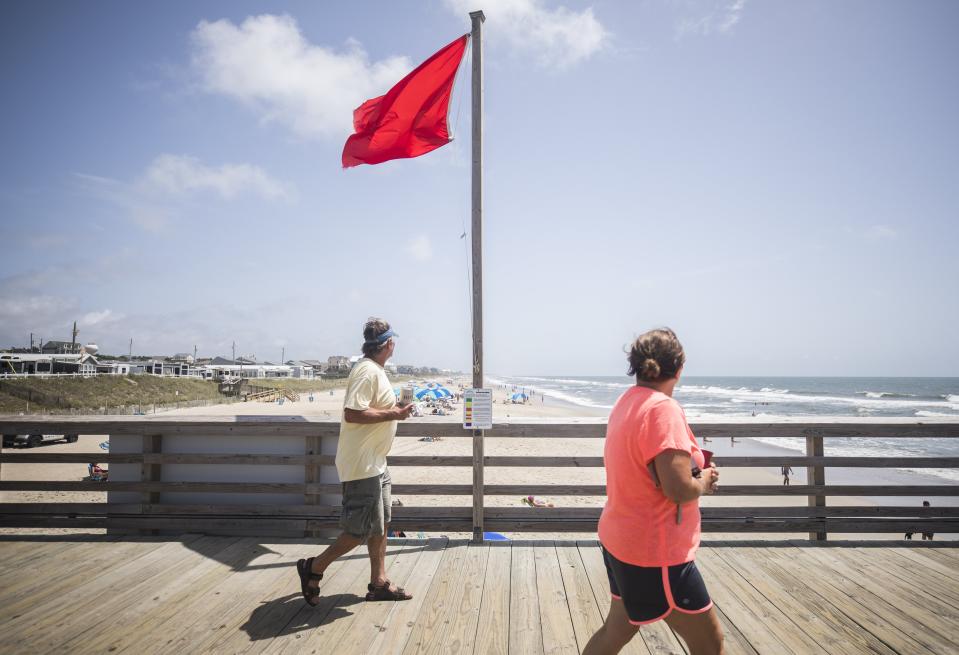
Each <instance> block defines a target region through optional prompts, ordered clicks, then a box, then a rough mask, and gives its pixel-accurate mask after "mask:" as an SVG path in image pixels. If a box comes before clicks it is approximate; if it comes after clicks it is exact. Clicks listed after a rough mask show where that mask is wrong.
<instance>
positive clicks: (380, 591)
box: [366, 580, 413, 600]
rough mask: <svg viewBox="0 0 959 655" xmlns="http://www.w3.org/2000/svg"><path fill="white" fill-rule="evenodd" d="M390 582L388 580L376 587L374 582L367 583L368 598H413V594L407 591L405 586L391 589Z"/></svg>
mask: <svg viewBox="0 0 959 655" xmlns="http://www.w3.org/2000/svg"><path fill="white" fill-rule="evenodd" d="M390 584H391V583H390V581H389V580H387V581H386V582H384V583H383V586H381V587H376V586H374V585H373V583H370V584H368V585H366V588H367V589H369V593H368V594H366V600H411V599H412V598H413V594H408V593H406V590H405V589H403V587H397V588H396V589H395V590H393V589H390Z"/></svg>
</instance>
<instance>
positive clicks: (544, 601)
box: [533, 541, 579, 654]
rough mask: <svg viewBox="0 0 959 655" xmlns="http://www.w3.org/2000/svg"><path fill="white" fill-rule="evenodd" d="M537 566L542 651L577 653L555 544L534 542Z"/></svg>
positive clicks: (574, 633)
mask: <svg viewBox="0 0 959 655" xmlns="http://www.w3.org/2000/svg"><path fill="white" fill-rule="evenodd" d="M533 558H534V563H535V569H536V594H537V598H538V602H539V616H540V625H541V626H542V634H543V652H544V653H547V654H550V653H555V654H560V653H578V652H579V649H578V648H577V647H576V632H575V631H574V629H573V622H572V619H571V617H570V607H569V600H568V599H567V597H566V588H565V586H564V584H563V573H562V571H560V562H559V558H558V557H557V555H556V545H555V544H554V543H553V542H552V541H537V542H535V543H534V545H533Z"/></svg>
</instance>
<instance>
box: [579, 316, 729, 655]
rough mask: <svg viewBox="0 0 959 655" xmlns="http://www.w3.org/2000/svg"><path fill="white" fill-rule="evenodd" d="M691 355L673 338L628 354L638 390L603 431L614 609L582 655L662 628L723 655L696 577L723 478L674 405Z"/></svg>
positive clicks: (604, 537)
mask: <svg viewBox="0 0 959 655" xmlns="http://www.w3.org/2000/svg"><path fill="white" fill-rule="evenodd" d="M685 362H686V356H685V354H684V352H683V347H682V345H681V344H680V343H679V339H677V338H676V334H675V333H674V332H673V331H672V330H669V329H660V330H652V331H650V332H647V333H645V334H643V335H641V336H640V337H639V338H638V339H636V341H635V342H634V343H633V344H632V347H631V349H630V352H629V375H635V376H636V385H635V386H634V387H631V388H630V389H629V390H627V391H626V392H625V393H624V394H623V395H622V396H620V398H619V400H617V401H616V405H615V406H614V407H613V409H612V411H611V412H610V415H609V423H608V425H607V428H606V447H605V452H604V462H605V467H606V493H607V500H606V506H605V507H604V508H603V513H602V515H601V516H600V519H599V541H600V543H601V545H602V552H603V559H604V561H605V563H606V573H607V576H608V577H609V587H610V593H611V595H612V601H611V603H610V609H609V614H608V615H607V617H606V622H605V623H604V624H603V626H602V627H601V628H600V629H599V630H598V631H597V632H596V634H594V635H593V636H592V638H591V639H590V640H589V642H588V643H587V644H586V648H585V649H583V653H584V655H600V654H606V653H618V652H619V651H620V649H622V648H623V647H624V646H625V645H626V644H627V643H629V641H630V640H631V639H632V638H633V636H634V635H635V634H636V632H637V630H639V626H641V625H645V624H647V623H653V622H655V621H659V620H665V621H666V623H667V624H668V625H669V627H670V628H672V629H673V630H674V631H675V632H676V633H677V634H678V635H679V636H680V637H682V639H683V641H685V642H686V645H687V646H688V647H689V652H690V655H705V654H707V653H708V654H721V653H723V630H722V627H721V626H720V624H719V618H718V616H717V614H716V610H715V609H714V608H713V603H712V600H711V599H710V597H709V592H708V591H707V590H706V585H705V583H704V582H703V578H702V576H701V575H700V573H699V570H698V569H697V568H696V562H695V556H696V550H697V549H698V548H699V535H700V514H699V497H700V496H703V495H705V494H711V493H713V492H715V491H716V489H717V488H718V483H719V472H718V471H717V470H716V468H715V466H714V465H711V466H710V467H709V468H705V467H704V464H705V458H704V456H703V453H702V451H701V450H700V448H699V444H698V443H697V442H696V437H695V436H693V432H692V430H690V428H689V425H688V424H687V422H686V415H685V413H684V412H683V409H682V407H681V406H680V405H679V403H678V402H676V401H675V400H674V399H673V398H672V395H673V390H674V389H675V387H676V384H677V383H678V382H679V377H680V375H681V374H682V371H683V364H685Z"/></svg>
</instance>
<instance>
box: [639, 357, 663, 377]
mask: <svg viewBox="0 0 959 655" xmlns="http://www.w3.org/2000/svg"><path fill="white" fill-rule="evenodd" d="M660 370H661V369H660V368H659V363H658V362H657V361H656V360H655V359H647V360H645V361H644V362H643V368H642V370H641V371H640V372H639V374H640V375H641V376H642V377H643V378H644V379H646V380H655V379H656V378H658V377H659V372H660Z"/></svg>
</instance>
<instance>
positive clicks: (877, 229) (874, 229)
mask: <svg viewBox="0 0 959 655" xmlns="http://www.w3.org/2000/svg"><path fill="white" fill-rule="evenodd" d="M866 236H868V237H869V238H871V239H895V238H896V237H897V236H899V233H898V232H897V231H896V230H894V229H893V228H891V227H889V226H888V225H872V226H870V227H869V229H868V230H866Z"/></svg>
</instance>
